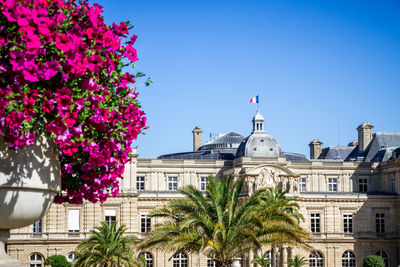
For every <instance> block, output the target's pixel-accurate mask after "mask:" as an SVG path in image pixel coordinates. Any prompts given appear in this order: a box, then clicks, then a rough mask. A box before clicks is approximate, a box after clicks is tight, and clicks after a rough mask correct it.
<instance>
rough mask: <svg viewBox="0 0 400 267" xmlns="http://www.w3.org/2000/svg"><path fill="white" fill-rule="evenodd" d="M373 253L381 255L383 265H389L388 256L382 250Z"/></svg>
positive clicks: (387, 266) (386, 266)
mask: <svg viewBox="0 0 400 267" xmlns="http://www.w3.org/2000/svg"><path fill="white" fill-rule="evenodd" d="M375 255H378V256H381V257H382V259H383V261H384V262H385V267H389V266H390V265H389V257H388V255H387V254H386V252H384V251H378V252H377V253H375Z"/></svg>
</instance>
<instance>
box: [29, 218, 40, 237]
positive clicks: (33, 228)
mask: <svg viewBox="0 0 400 267" xmlns="http://www.w3.org/2000/svg"><path fill="white" fill-rule="evenodd" d="M31 233H35V234H40V233H42V220H39V221H37V222H35V223H34V224H31Z"/></svg>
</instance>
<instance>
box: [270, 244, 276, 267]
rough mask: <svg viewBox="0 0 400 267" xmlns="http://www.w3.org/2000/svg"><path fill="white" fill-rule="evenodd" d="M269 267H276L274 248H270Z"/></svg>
mask: <svg viewBox="0 0 400 267" xmlns="http://www.w3.org/2000/svg"><path fill="white" fill-rule="evenodd" d="M271 267H278V266H276V248H275V247H271Z"/></svg>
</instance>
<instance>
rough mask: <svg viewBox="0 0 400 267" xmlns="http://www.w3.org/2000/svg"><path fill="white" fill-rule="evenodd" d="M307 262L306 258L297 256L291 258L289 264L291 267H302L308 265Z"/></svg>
mask: <svg viewBox="0 0 400 267" xmlns="http://www.w3.org/2000/svg"><path fill="white" fill-rule="evenodd" d="M307 262H308V261H307V260H306V258H304V257H300V256H299V255H296V256H294V257H293V258H289V259H288V261H287V264H288V266H289V267H301V266H304V265H306V264H307Z"/></svg>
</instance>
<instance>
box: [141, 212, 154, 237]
mask: <svg viewBox="0 0 400 267" xmlns="http://www.w3.org/2000/svg"><path fill="white" fill-rule="evenodd" d="M150 231H151V218H150V217H149V216H148V215H147V214H146V213H142V214H140V232H141V233H148V232H150Z"/></svg>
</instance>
